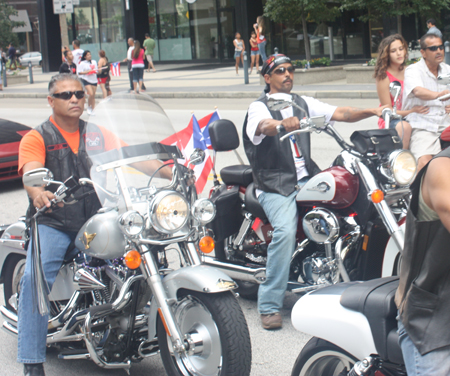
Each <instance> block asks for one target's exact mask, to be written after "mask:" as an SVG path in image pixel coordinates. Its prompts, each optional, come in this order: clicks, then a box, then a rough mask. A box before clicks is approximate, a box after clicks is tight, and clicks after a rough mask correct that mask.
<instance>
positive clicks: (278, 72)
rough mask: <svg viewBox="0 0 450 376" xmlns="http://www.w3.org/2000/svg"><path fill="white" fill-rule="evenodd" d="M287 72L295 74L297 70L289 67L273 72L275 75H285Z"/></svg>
mask: <svg viewBox="0 0 450 376" xmlns="http://www.w3.org/2000/svg"><path fill="white" fill-rule="evenodd" d="M286 71H288V72H289V73H294V71H295V68H294V67H288V68H286V67H280V68H278V69H275V70H274V71H273V73H275V74H284V73H285V72H286Z"/></svg>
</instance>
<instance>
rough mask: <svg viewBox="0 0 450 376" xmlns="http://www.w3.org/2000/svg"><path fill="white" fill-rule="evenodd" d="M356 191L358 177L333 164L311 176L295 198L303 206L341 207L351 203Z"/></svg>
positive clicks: (356, 193)
mask: <svg viewBox="0 0 450 376" xmlns="http://www.w3.org/2000/svg"><path fill="white" fill-rule="evenodd" d="M358 191H359V180H358V177H357V176H355V175H352V174H351V173H350V172H348V171H347V170H346V169H345V168H343V167H341V166H333V167H330V168H328V169H326V170H324V171H322V172H321V173H319V174H317V175H315V176H313V177H312V178H311V179H310V180H309V181H308V182H307V183H306V184H305V185H304V186H303V188H302V189H301V190H300V192H298V194H297V197H296V200H297V203H298V204H300V205H304V206H315V205H320V206H324V207H329V208H335V209H343V208H347V207H349V206H350V205H351V204H353V202H354V201H355V199H356V197H357V196H358Z"/></svg>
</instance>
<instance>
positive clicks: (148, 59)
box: [145, 55, 153, 63]
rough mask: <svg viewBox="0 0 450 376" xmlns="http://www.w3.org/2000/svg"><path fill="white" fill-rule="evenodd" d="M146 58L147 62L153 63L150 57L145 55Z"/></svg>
mask: <svg viewBox="0 0 450 376" xmlns="http://www.w3.org/2000/svg"><path fill="white" fill-rule="evenodd" d="M145 56H146V57H147V61H148V62H149V63H151V62H152V61H153V59H152V55H145Z"/></svg>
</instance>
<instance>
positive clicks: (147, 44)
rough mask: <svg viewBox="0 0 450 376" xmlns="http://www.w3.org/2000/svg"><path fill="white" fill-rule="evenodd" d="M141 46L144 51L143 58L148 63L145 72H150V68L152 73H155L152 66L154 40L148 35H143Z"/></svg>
mask: <svg viewBox="0 0 450 376" xmlns="http://www.w3.org/2000/svg"><path fill="white" fill-rule="evenodd" d="M143 46H144V49H145V58H146V59H147V61H148V69H147V72H150V67H151V68H152V69H153V72H156V69H155V66H154V65H153V53H154V51H155V46H156V42H155V40H154V39H152V38H150V35H148V33H146V34H145V40H144V43H143Z"/></svg>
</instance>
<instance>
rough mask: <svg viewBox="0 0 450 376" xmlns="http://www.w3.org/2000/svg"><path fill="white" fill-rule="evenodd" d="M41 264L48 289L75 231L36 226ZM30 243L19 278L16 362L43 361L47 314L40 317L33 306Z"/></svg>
mask: <svg viewBox="0 0 450 376" xmlns="http://www.w3.org/2000/svg"><path fill="white" fill-rule="evenodd" d="M38 229H39V243H40V246H41V258H42V267H43V269H44V273H45V277H46V279H47V282H48V285H49V288H50V290H51V288H52V286H53V283H54V282H55V279H56V276H57V275H58V271H59V268H60V267H61V265H62V262H63V261H64V256H65V255H66V251H67V248H68V247H69V244H70V242H71V241H72V240H74V239H75V237H76V235H77V234H76V233H75V232H62V231H59V230H55V229H54V228H52V227H49V226H45V225H39V226H38ZM31 245H32V240H30V243H29V245H28V250H27V261H26V266H25V273H24V275H23V277H22V280H21V281H20V296H19V323H18V329H19V340H18V350H17V361H18V362H19V363H43V362H45V349H46V344H47V330H48V316H41V315H40V314H39V311H38V309H37V307H34V305H33V293H32V286H31V284H32V280H31V257H30V255H31V253H30V252H31Z"/></svg>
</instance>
